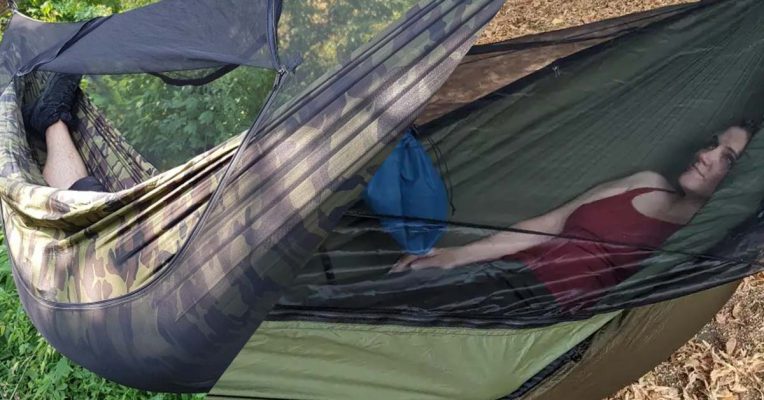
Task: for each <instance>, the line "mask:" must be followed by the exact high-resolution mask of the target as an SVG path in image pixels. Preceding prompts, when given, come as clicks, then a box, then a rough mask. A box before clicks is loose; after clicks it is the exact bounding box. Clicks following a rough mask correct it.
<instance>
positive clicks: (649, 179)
mask: <svg viewBox="0 0 764 400" xmlns="http://www.w3.org/2000/svg"><path fill="white" fill-rule="evenodd" d="M622 183H623V186H624V187H625V188H626V189H627V190H628V189H635V188H641V187H652V188H658V189H667V190H674V187H673V186H672V185H671V182H669V181H668V179H666V177H664V176H663V175H661V174H659V173H657V172H655V171H640V172H637V173H635V174H632V175H629V176H627V177H626V178H623V182H622Z"/></svg>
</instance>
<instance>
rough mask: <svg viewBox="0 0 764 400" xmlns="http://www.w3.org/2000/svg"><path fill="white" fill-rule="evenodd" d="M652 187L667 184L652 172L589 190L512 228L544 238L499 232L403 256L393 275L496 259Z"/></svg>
mask: <svg viewBox="0 0 764 400" xmlns="http://www.w3.org/2000/svg"><path fill="white" fill-rule="evenodd" d="M653 185H654V186H657V187H663V186H665V185H667V183H666V180H665V178H663V177H662V176H661V175H659V174H657V173H655V172H650V171H645V172H640V173H637V174H634V175H631V176H628V177H626V178H622V179H618V180H614V181H610V182H606V183H603V184H600V185H597V186H595V187H593V188H591V189H589V190H587V191H586V192H584V193H583V194H582V195H580V196H578V197H576V198H575V199H573V200H572V201H570V202H568V203H565V204H564V205H562V206H560V207H558V208H556V209H554V210H552V211H549V212H547V213H546V214H543V215H540V216H537V217H534V218H530V219H527V220H524V221H522V222H519V223H517V224H514V225H512V228H513V229H522V230H527V231H533V232H539V233H544V235H534V234H531V233H520V232H500V233H497V234H494V235H491V236H488V237H486V238H484V239H480V240H478V241H475V242H472V243H470V244H467V245H465V246H460V247H447V248H439V249H433V251H432V252H430V253H429V254H427V255H423V256H422V255H420V256H416V255H407V256H404V257H403V258H401V259H400V260H399V261H398V262H397V263H396V264H395V266H393V268H392V269H391V270H390V272H398V271H402V270H405V269H408V268H411V269H419V268H427V267H440V268H454V267H458V266H462V265H466V264H471V263H475V262H479V261H488V260H496V259H498V258H501V257H504V256H506V255H509V254H514V253H517V252H518V251H522V250H525V249H528V248H530V247H533V246H536V245H538V244H540V243H543V242H546V241H548V240H551V239H552V236H551V235H555V234H559V233H560V232H562V230H563V228H564V227H565V222H566V221H567V220H568V217H569V216H570V214H572V213H573V211H575V210H576V209H577V208H578V207H581V206H582V205H584V204H586V203H591V202H593V201H597V200H600V199H603V198H606V197H610V196H615V195H617V194H619V193H623V192H624V191H626V190H629V189H631V188H634V187H641V186H653Z"/></svg>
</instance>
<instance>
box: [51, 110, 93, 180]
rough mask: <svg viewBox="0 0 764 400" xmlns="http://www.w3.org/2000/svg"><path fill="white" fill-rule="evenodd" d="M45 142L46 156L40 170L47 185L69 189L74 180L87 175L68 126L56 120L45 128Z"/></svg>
mask: <svg viewBox="0 0 764 400" xmlns="http://www.w3.org/2000/svg"><path fill="white" fill-rule="evenodd" d="M45 144H46V146H47V148H48V158H47V159H46V160H45V166H44V167H43V170H42V176H43V178H45V182H47V183H48V185H50V186H52V187H55V188H59V189H69V188H71V187H72V185H74V183H75V182H77V181H79V180H81V179H84V178H85V177H87V176H88V171H87V168H85V163H84V162H83V161H82V158H81V157H80V153H78V152H77V149H76V148H75V147H74V142H73V141H72V137H71V135H70V133H69V127H68V126H66V124H65V123H64V122H62V121H58V122H56V123H54V124H53V125H51V126H49V127H48V128H47V129H46V130H45Z"/></svg>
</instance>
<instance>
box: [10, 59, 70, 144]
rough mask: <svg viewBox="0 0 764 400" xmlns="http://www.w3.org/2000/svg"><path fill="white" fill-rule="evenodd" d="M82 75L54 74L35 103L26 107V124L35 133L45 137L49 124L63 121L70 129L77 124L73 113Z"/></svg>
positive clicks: (24, 112) (24, 111)
mask: <svg viewBox="0 0 764 400" xmlns="http://www.w3.org/2000/svg"><path fill="white" fill-rule="evenodd" d="M81 78H82V77H81V76H80V75H69V74H54V75H53V76H51V77H50V79H49V80H48V85H47V86H46V87H45V89H44V90H43V91H42V94H41V95H40V97H39V98H38V99H37V101H35V102H34V103H32V104H30V105H29V106H27V107H25V108H24V110H23V114H24V126H25V127H26V129H27V130H28V131H30V132H31V133H32V134H33V135H36V136H38V137H43V138H44V135H45V131H46V130H47V129H48V127H49V126H51V125H53V124H55V123H56V122H58V121H63V122H64V123H65V124H66V125H67V126H68V127H69V129H73V128H74V127H75V126H74V125H75V122H76V120H75V117H74V114H73V113H72V109H73V108H74V103H75V101H76V100H77V89H79V87H80V79H81Z"/></svg>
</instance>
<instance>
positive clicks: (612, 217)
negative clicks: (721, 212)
mask: <svg viewBox="0 0 764 400" xmlns="http://www.w3.org/2000/svg"><path fill="white" fill-rule="evenodd" d="M656 190H664V189H655V188H639V189H633V190H629V191H626V192H624V193H621V194H618V195H615V196H611V197H606V198H604V199H601V200H597V201H593V202H591V203H588V204H584V205H582V206H581V207H579V208H577V209H576V210H575V211H574V212H573V213H572V214H570V216H569V217H568V219H567V221H565V227H564V228H563V230H562V232H561V235H564V236H569V237H576V238H583V239H589V240H602V241H606V242H616V243H623V244H624V245H615V244H608V243H601V242H600V243H598V242H592V241H587V240H575V239H564V238H553V239H552V240H549V241H546V242H544V243H541V244H539V245H536V246H534V247H530V248H528V249H526V250H523V251H520V252H517V253H515V254H511V255H509V256H507V257H506V258H508V259H512V260H517V261H521V262H523V263H525V264H526V265H527V266H528V267H529V268H530V270H531V271H533V273H534V275H535V276H536V277H537V278H538V279H539V280H540V281H541V282H543V283H544V285H545V286H546V288H547V289H548V290H549V291H550V292H551V293H552V295H554V296H555V298H557V300H558V301H559V302H560V303H562V304H565V303H566V301H570V300H573V299H579V298H582V296H583V297H584V298H586V297H589V298H590V300H591V296H588V295H591V294H596V293H601V292H602V289H606V288H609V287H612V286H615V285H616V284H618V283H619V282H622V281H623V280H625V279H626V278H628V277H629V276H631V275H632V274H634V273H635V272H637V270H638V268H639V265H640V262H641V261H642V260H644V259H645V258H647V257H648V256H650V254H652V251H649V250H640V249H639V248H638V247H659V246H660V245H661V244H662V243H663V242H664V241H665V240H666V239H668V237H669V236H671V234H673V233H674V232H676V231H677V230H678V229H679V228H681V227H682V225H679V224H674V223H670V222H666V221H661V220H658V219H655V218H651V217H648V216H646V215H643V214H641V213H640V212H639V211H637V210H636V209H635V208H634V205H633V204H632V201H633V200H634V198H635V197H637V196H639V195H641V194H644V193H648V192H652V191H656ZM629 244H631V245H633V246H634V247H632V246H628V245H629Z"/></svg>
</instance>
